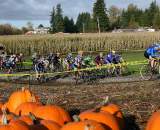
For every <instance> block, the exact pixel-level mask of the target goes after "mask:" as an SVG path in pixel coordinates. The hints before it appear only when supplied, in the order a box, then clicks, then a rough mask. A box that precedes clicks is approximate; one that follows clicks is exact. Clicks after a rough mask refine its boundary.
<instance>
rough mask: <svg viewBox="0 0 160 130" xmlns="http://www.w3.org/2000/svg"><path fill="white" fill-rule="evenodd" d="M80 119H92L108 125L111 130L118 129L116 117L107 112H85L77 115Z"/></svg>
mask: <svg viewBox="0 0 160 130" xmlns="http://www.w3.org/2000/svg"><path fill="white" fill-rule="evenodd" d="M79 117H80V119H81V120H82V121H85V120H94V121H97V122H99V123H102V124H104V125H106V126H107V127H109V128H110V129H111V130H120V127H119V124H118V122H117V120H116V118H115V117H114V116H113V115H111V114H110V113H108V112H85V113H82V114H80V115H79Z"/></svg>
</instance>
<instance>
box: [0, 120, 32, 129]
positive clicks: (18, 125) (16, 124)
mask: <svg viewBox="0 0 160 130" xmlns="http://www.w3.org/2000/svg"><path fill="white" fill-rule="evenodd" d="M0 130H30V127H29V126H28V125H27V124H26V123H25V122H23V121H20V120H17V121H12V122H10V123H9V124H3V125H0Z"/></svg>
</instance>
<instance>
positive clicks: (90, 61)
mask: <svg viewBox="0 0 160 130" xmlns="http://www.w3.org/2000/svg"><path fill="white" fill-rule="evenodd" d="M94 65H95V64H94V59H93V58H92V56H86V57H84V59H83V61H82V66H83V67H93V66H94Z"/></svg>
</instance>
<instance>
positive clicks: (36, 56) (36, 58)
mask: <svg viewBox="0 0 160 130" xmlns="http://www.w3.org/2000/svg"><path fill="white" fill-rule="evenodd" d="M39 58H40V57H39V56H38V55H37V53H36V52H35V53H34V54H33V55H32V63H33V68H34V66H35V64H36V63H37V61H38V59H39Z"/></svg>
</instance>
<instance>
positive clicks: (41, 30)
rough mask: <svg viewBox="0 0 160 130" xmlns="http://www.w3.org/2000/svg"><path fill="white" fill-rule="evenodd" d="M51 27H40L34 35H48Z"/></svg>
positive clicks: (35, 30)
mask: <svg viewBox="0 0 160 130" xmlns="http://www.w3.org/2000/svg"><path fill="white" fill-rule="evenodd" d="M48 33H49V27H39V28H35V29H34V34H48Z"/></svg>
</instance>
